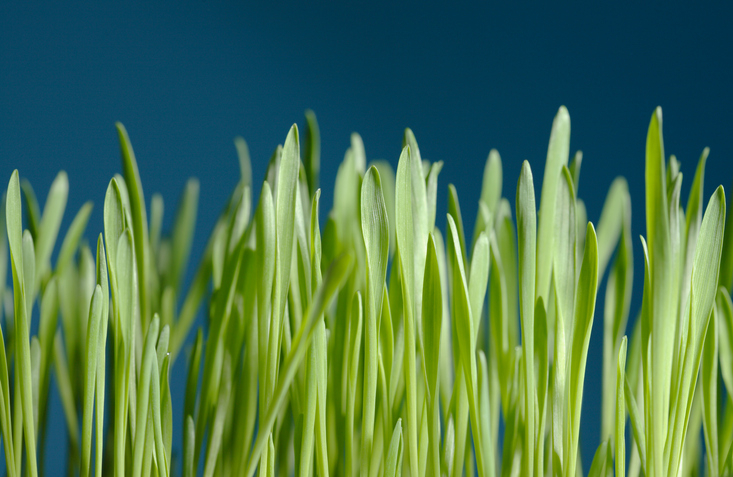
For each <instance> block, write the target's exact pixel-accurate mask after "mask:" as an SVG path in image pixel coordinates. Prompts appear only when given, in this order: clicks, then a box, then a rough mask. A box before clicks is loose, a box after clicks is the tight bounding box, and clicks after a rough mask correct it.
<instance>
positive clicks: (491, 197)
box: [471, 149, 503, 245]
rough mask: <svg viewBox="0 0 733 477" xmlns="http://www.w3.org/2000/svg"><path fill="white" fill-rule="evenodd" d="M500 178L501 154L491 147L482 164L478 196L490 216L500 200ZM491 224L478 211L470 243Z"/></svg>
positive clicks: (501, 176)
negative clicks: (483, 164) (484, 163)
mask: <svg viewBox="0 0 733 477" xmlns="http://www.w3.org/2000/svg"><path fill="white" fill-rule="evenodd" d="M502 180H503V172H502V165H501V156H499V152H498V151H497V150H496V149H492V150H491V151H489V157H488V158H487V159H486V165H485V166H484V177H483V182H482V183H481V197H480V198H479V204H483V205H485V206H486V209H487V210H488V211H489V212H490V214H491V216H495V215H496V209H497V207H499V202H500V201H501V190H502ZM491 225H492V224H487V223H485V222H484V220H483V215H481V213H480V211H479V213H478V214H477V215H476V225H475V226H474V228H473V240H472V242H471V243H472V245H473V244H475V243H476V240H478V236H479V233H481V231H483V230H484V229H486V227H487V226H491Z"/></svg>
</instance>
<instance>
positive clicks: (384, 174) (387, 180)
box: [372, 161, 396, 440]
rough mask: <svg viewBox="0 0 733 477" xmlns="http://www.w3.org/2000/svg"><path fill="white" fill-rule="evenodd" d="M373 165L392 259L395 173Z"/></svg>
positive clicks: (379, 164) (381, 164)
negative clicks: (378, 184)
mask: <svg viewBox="0 0 733 477" xmlns="http://www.w3.org/2000/svg"><path fill="white" fill-rule="evenodd" d="M372 165H373V166H374V167H376V168H377V170H378V171H379V178H380V180H381V181H382V194H384V204H385V205H386V206H387V217H388V219H389V255H390V257H391V256H393V255H394V251H395V225H396V224H395V172H394V169H392V166H391V165H390V163H389V162H387V161H373V162H372ZM385 440H386V439H385Z"/></svg>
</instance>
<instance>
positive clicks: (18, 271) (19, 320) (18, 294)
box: [5, 170, 38, 477]
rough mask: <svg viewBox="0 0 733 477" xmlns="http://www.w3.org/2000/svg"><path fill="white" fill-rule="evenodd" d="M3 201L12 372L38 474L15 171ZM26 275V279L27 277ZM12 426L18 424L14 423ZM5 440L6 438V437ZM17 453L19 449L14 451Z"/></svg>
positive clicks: (26, 251) (25, 261)
mask: <svg viewBox="0 0 733 477" xmlns="http://www.w3.org/2000/svg"><path fill="white" fill-rule="evenodd" d="M5 200H6V202H5V220H6V227H7V231H8V243H9V245H10V260H11V264H12V271H13V291H14V296H15V306H14V310H15V346H16V360H15V361H16V373H18V375H19V376H20V386H21V388H20V391H21V392H20V399H21V403H20V405H21V406H22V419H23V430H24V434H25V445H26V454H27V457H28V458H27V461H28V473H29V474H30V475H31V476H32V477H35V476H37V475H38V468H37V464H36V438H35V424H34V422H33V402H32V401H33V395H32V383H31V356H30V343H29V334H30V313H31V310H32V302H31V303H27V302H28V301H29V295H30V294H31V293H32V288H33V285H32V283H33V272H34V271H35V270H33V269H31V270H29V266H28V265H31V264H33V259H34V255H33V254H34V252H33V239H32V238H31V236H30V233H28V232H26V233H25V234H22V232H21V230H22V222H21V206H20V185H19V182H18V171H17V170H15V171H13V174H12V175H11V177H10V183H9V184H8V189H7V195H6V199H5ZM28 275H30V276H28ZM29 288H30V290H29ZM16 425H18V426H19V425H21V424H20V423H17V424H16ZM6 438H7V437H6ZM16 450H17V451H18V452H21V451H20V449H16Z"/></svg>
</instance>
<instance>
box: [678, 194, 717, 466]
mask: <svg viewBox="0 0 733 477" xmlns="http://www.w3.org/2000/svg"><path fill="white" fill-rule="evenodd" d="M724 227H725V193H724V192H723V188H722V187H718V189H716V191H715V193H714V194H713V196H712V197H711V198H710V201H709V202H708V206H707V208H706V210H705V215H704V216H703V219H702V225H701V226H700V235H699V238H698V243H697V245H696V247H695V258H694V261H693V268H692V278H691V280H692V283H691V286H690V293H691V295H690V296H691V301H690V308H689V323H690V325H689V333H690V341H689V345H688V350H687V351H689V352H686V353H685V359H684V366H683V369H682V372H684V377H683V380H682V381H681V382H682V385H681V386H680V387H679V389H678V393H680V398H678V399H677V406H676V407H675V413H674V416H673V420H672V426H671V433H672V439H670V443H669V446H670V448H669V465H668V470H669V469H676V468H677V466H678V465H679V459H680V455H681V452H682V445H683V443H684V440H685V436H686V429H687V425H688V422H689V417H690V408H691V406H692V400H693V394H694V391H695V383H696V381H697V373H698V369H699V366H700V360H701V358H702V350H703V343H704V339H705V331H706V330H707V327H708V321H709V319H710V315H711V311H712V307H713V302H714V300H715V295H716V292H717V289H716V286H717V277H718V272H719V269H720V257H721V252H722V246H723V231H724Z"/></svg>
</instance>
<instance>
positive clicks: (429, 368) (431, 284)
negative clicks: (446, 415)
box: [421, 234, 443, 475]
mask: <svg viewBox="0 0 733 477" xmlns="http://www.w3.org/2000/svg"><path fill="white" fill-rule="evenodd" d="M422 325H423V332H422V336H423V350H424V355H423V357H422V360H421V361H422V363H423V366H424V367H425V376H426V383H425V385H426V397H427V403H428V404H427V406H428V415H427V420H428V436H429V443H428V461H427V462H428V463H427V475H438V474H440V441H441V439H440V398H439V396H438V391H439V379H440V373H439V372H438V371H439V364H440V341H441V339H440V333H441V330H442V327H443V294H442V289H441V283H440V270H439V266H438V255H437V252H436V251H435V241H434V240H433V234H430V235H429V236H428V253H427V259H426V261H425V280H424V281H423V301H422Z"/></svg>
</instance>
